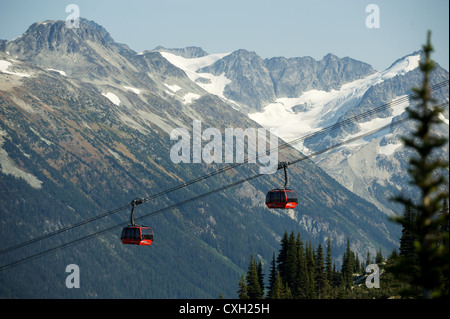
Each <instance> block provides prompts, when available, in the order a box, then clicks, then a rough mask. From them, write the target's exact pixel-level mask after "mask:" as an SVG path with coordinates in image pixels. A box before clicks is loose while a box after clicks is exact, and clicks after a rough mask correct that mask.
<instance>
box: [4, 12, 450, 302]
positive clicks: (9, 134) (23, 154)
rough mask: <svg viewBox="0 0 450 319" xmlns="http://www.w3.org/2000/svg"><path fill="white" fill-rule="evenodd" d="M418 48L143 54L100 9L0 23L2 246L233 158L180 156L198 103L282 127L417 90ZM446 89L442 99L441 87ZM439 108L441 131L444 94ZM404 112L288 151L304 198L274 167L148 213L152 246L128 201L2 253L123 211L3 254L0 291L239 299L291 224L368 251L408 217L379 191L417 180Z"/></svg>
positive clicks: (312, 236) (197, 188)
mask: <svg viewBox="0 0 450 319" xmlns="http://www.w3.org/2000/svg"><path fill="white" fill-rule="evenodd" d="M418 55H420V53H414V54H412V55H410V56H407V57H405V58H403V59H401V60H399V61H397V62H396V63H394V64H393V66H392V67H391V68H389V69H388V70H386V71H381V72H379V71H375V70H373V69H372V67H370V65H368V64H366V63H363V62H359V61H356V60H353V59H350V58H342V59H341V58H338V57H336V56H334V55H331V54H329V55H327V56H325V57H324V58H323V59H322V60H321V61H315V60H313V59H311V58H308V57H304V58H289V59H288V58H272V59H265V60H264V59H261V58H260V57H259V56H258V55H257V54H256V53H254V52H248V51H246V50H238V51H235V52H231V53H223V54H208V53H207V52H205V51H204V50H202V49H201V48H198V47H189V48H182V49H166V48H162V47H158V48H156V49H154V50H149V51H144V52H140V53H137V52H134V51H133V50H131V49H130V48H129V47H128V46H127V45H124V44H119V43H116V42H115V41H114V40H113V39H112V37H111V36H110V35H109V33H108V32H107V31H106V30H105V29H104V28H103V27H101V26H100V25H98V24H96V23H95V22H93V21H89V20H86V19H82V20H81V23H80V28H79V29H73V28H72V29H68V28H66V26H65V23H64V21H44V22H38V23H34V24H33V25H31V26H30V27H29V29H28V30H27V31H26V32H25V33H24V34H23V35H22V36H20V37H18V38H16V39H14V40H11V41H7V40H0V166H1V169H0V183H1V186H2V187H1V189H0V232H1V239H2V245H1V246H0V250H1V249H4V248H7V247H10V246H13V245H15V244H18V243H23V242H26V241H27V240H30V239H32V238H36V237H38V236H42V235H43V234H49V233H50V234H51V232H53V231H55V230H57V229H61V228H62V227H67V226H68V225H72V224H75V223H79V222H80V221H85V220H89V219H92V218H95V217H96V216H99V215H101V214H103V213H105V212H107V211H110V210H113V209H116V208H118V207H122V206H123V205H126V204H128V203H129V202H130V201H131V200H132V199H134V198H135V197H137V196H142V197H146V196H151V195H154V194H157V193H159V192H161V191H164V190H167V189H171V188H173V187H175V186H178V185H181V184H182V183H184V182H188V181H192V180H194V179H196V178H198V177H202V176H205V175H206V174H209V173H211V172H214V171H216V170H217V169H220V168H223V167H224V166H225V165H227V164H210V165H207V164H204V163H202V164H174V163H173V162H172V161H171V160H170V156H169V154H170V148H171V146H172V145H173V143H174V142H173V141H171V140H170V136H169V134H170V132H171V131H172V130H173V129H174V128H178V127H181V128H186V129H188V130H191V129H192V121H193V120H201V121H202V125H203V127H205V128H206V127H214V128H218V129H220V130H221V131H222V132H223V131H224V129H225V128H229V127H237V128H243V129H245V128H254V127H260V126H262V127H266V128H271V127H275V128H278V130H279V134H280V138H282V139H284V140H285V141H290V140H292V139H294V138H296V137H298V136H301V135H302V134H305V133H310V132H312V131H315V130H318V129H320V128H321V127H325V126H327V125H332V124H333V123H335V122H336V121H339V120H342V119H344V118H346V117H351V116H352V114H357V113H359V112H362V111H364V110H367V109H370V108H371V107H374V106H379V104H380V103H381V104H383V103H387V102H389V101H391V100H392V99H395V98H399V97H401V96H404V95H406V94H409V89H410V87H411V86H412V85H418V84H419V83H420V75H419V73H418V70H417V60H418ZM435 74H436V76H435V77H433V81H434V82H433V83H438V82H439V81H442V79H445V78H447V79H448V72H446V71H445V70H443V69H441V68H438V70H437V71H436V73H435ZM437 98H439V99H441V100H446V101H448V87H445V88H444V89H442V90H441V91H439V92H437ZM402 114H403V111H402V110H401V109H400V108H399V107H398V108H395V109H394V110H393V111H389V110H386V111H385V112H383V113H381V114H379V115H378V114H377V115H374V116H373V118H370V119H368V121H370V122H369V123H366V122H364V121H361V123H359V122H358V123H355V124H354V125H353V126H351V127H350V128H343V129H341V130H336V131H333V134H332V135H331V136H330V137H328V138H323V139H318V140H315V139H314V138H311V139H307V140H305V141H304V142H303V143H301V144H299V145H293V146H295V147H287V148H284V149H282V150H281V149H280V153H279V160H280V161H292V160H295V159H298V158H300V157H302V156H303V154H309V152H313V151H315V150H320V149H322V148H323V147H327V146H329V145H331V144H332V142H333V141H340V140H342V139H345V138H349V137H351V136H355V135H356V134H358V132H362V131H364V130H371V129H372V128H374V129H375V128H376V126H377V125H379V124H380V123H378V122H379V121H381V120H382V121H381V122H382V123H388V122H389V121H393V120H394V119H395V118H396V117H398V116H402ZM444 121H447V122H446V124H443V125H442V132H443V133H445V132H447V134H448V111H447V113H445V114H444ZM371 122H373V123H371ZM363 123H365V124H363ZM408 129H410V126H408V125H406V124H405V125H404V126H397V127H396V128H395V129H393V130H392V131H391V132H386V134H384V133H385V132H383V134H379V135H377V136H374V137H370V138H366V140H367V143H366V144H363V143H362V142H363V141H360V142H361V143H356V142H355V143H353V144H350V145H347V146H346V147H343V148H339V149H334V150H333V151H332V152H328V153H326V154H323V155H321V156H320V157H317V158H311V159H307V160H303V161H301V162H300V163H298V164H295V165H292V166H290V167H289V177H290V186H291V187H292V188H293V189H295V190H296V191H297V193H298V195H299V205H298V207H297V208H296V209H295V210H286V211H274V210H269V209H267V208H266V207H265V204H264V200H265V194H266V192H267V191H268V190H270V189H272V188H276V187H280V186H282V184H283V176H282V174H281V172H278V173H276V174H273V175H266V176H262V177H260V178H257V179H253V180H251V181H249V182H245V183H242V184H239V185H237V186H235V187H232V188H229V189H227V190H226V191H222V192H218V193H216V194H213V195H211V196H208V197H204V198H202V199H200V200H197V201H193V202H190V203H187V204H185V205H182V206H181V205H180V206H176V207H175V208H173V209H170V210H167V211H161V212H160V213H158V214H157V215H156V216H154V217H152V218H148V219H144V222H145V223H146V224H149V225H151V226H152V228H153V229H154V231H155V242H154V243H153V245H152V246H151V247H145V248H143V247H128V246H124V245H122V243H121V242H120V238H119V236H120V228H121V227H120V226H121V225H122V224H123V225H127V224H128V220H129V211H128V210H127V211H125V212H120V214H114V215H111V216H108V217H107V218H102V219H99V220H95V222H90V223H87V224H86V225H83V227H78V228H76V229H73V230H70V231H67V232H64V233H62V234H59V235H57V236H52V237H49V238H47V239H45V240H40V241H38V242H36V243H33V244H31V245H28V246H26V247H22V248H21V249H17V250H14V251H11V252H8V253H4V254H0V267H2V266H4V265H8V264H10V263H13V262H14V261H16V260H21V259H24V258H27V257H29V256H32V255H33V254H36V253H39V252H42V251H45V250H46V249H51V248H52V247H58V245H62V244H64V243H67V242H72V241H74V240H76V239H78V238H83V237H84V236H87V235H89V234H92V233H95V232H98V231H101V230H103V229H106V228H108V227H112V226H114V225H118V227H117V229H115V230H114V231H111V232H107V233H105V234H102V235H101V236H97V237H95V238H93V239H90V240H89V241H85V242H81V243H79V244H76V245H71V246H69V247H68V248H65V249H61V250H58V251H57V252H54V253H52V254H47V255H44V256H40V257H39V258H36V259H32V260H30V261H27V262H24V263H21V264H19V265H17V266H14V267H11V268H9V269H5V270H1V271H0V283H1V284H0V296H1V297H2V298H49V297H50V298H92V297H97V298H98V297H100V298H102V297H103V298H217V297H218V296H219V295H220V294H223V296H224V297H225V298H235V297H236V290H237V282H238V281H239V278H240V276H241V274H242V273H244V272H246V270H247V269H246V268H247V266H248V258H249V256H250V254H254V256H256V258H258V259H260V260H262V262H263V264H264V267H265V269H266V273H267V271H268V267H269V265H270V261H271V258H272V254H273V252H275V251H276V250H277V249H278V248H279V240H280V238H281V237H282V236H283V233H284V231H285V230H287V231H291V230H292V231H294V232H300V233H301V234H302V237H303V240H304V241H312V242H313V243H315V244H317V243H325V242H326V241H327V240H328V238H330V239H331V241H332V249H333V256H335V257H336V258H337V257H338V256H342V253H343V251H344V250H345V248H346V247H345V246H346V241H347V239H349V240H350V242H351V246H352V249H353V250H354V251H356V252H358V253H359V254H360V255H361V257H362V256H365V254H366V253H367V251H369V252H370V253H372V255H373V256H375V252H376V251H377V250H378V249H380V248H381V249H382V250H383V251H384V252H385V253H388V252H390V251H391V250H392V249H393V248H394V247H396V246H397V244H398V239H399V236H400V229H399V227H398V226H397V225H395V224H393V223H392V222H390V221H389V219H388V217H387V215H386V213H388V214H391V213H392V211H395V212H398V209H397V207H395V206H392V205H390V204H388V202H389V201H388V199H387V197H388V196H387V195H396V194H394V193H395V192H396V191H402V190H408V186H407V185H405V184H404V182H405V179H406V175H405V172H404V170H405V165H406V153H403V152H404V151H403V150H402V148H401V147H397V145H398V135H399V134H403V133H404V132H406V130H408ZM364 142H365V141H364ZM282 143H283V140H280V142H279V144H280V145H281V144H282ZM330 143H331V144H330ZM375 154H377V155H376V156H374V155H375ZM401 154H403V155H402V156H403V158H402V157H400V155H401ZM364 156H365V157H364ZM316 163H317V164H316ZM368 167H369V168H371V169H367V168H368ZM381 171H382V172H383V173H380V172H381ZM257 173H258V166H257V165H254V164H246V165H242V166H240V167H238V168H235V169H232V170H228V171H227V172H226V173H222V174H218V175H215V176H213V177H210V178H208V179H204V180H202V181H201V182H198V183H194V184H192V185H190V186H189V187H183V188H181V189H179V190H177V191H173V192H170V193H169V194H167V195H166V196H160V197H158V198H156V199H155V200H152V201H150V202H148V203H145V204H142V205H140V206H138V207H137V210H136V216H137V217H139V216H143V215H145V214H149V213H152V212H155V211H158V210H159V209H163V208H165V207H168V206H169V205H174V204H177V203H179V202H182V201H185V200H188V199H189V198H192V197H194V196H197V195H200V194H203V193H206V192H209V191H211V190H214V189H218V188H220V187H222V186H226V185H230V184H231V183H234V182H237V181H239V180H242V179H246V178H248V177H251V176H253V175H254V174H257ZM364 187H366V189H367V191H366V189H364ZM383 187H384V188H383ZM408 191H409V190H408ZM383 192H386V193H385V194H384V195H382V194H383ZM355 193H356V194H355ZM387 193H389V194H387ZM383 196H384V199H383ZM336 262H337V265H339V264H340V260H336ZM72 263H75V264H77V265H79V267H80V272H81V289H67V288H66V286H65V278H66V276H67V274H65V267H66V266H67V265H68V264H72Z"/></svg>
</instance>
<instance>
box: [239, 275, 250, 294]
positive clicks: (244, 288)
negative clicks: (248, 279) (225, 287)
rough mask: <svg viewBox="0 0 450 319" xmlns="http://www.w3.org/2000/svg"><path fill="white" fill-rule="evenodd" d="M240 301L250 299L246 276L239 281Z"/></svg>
mask: <svg viewBox="0 0 450 319" xmlns="http://www.w3.org/2000/svg"><path fill="white" fill-rule="evenodd" d="M237 293H238V298H239V299H249V297H248V287H247V284H246V283H245V277H244V274H242V276H241V280H240V281H239V289H238V291H237Z"/></svg>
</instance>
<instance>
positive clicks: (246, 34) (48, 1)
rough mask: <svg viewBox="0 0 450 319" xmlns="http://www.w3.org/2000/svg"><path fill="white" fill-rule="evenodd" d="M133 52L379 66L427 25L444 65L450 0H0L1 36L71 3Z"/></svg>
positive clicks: (419, 38)
mask: <svg viewBox="0 0 450 319" xmlns="http://www.w3.org/2000/svg"><path fill="white" fill-rule="evenodd" d="M71 3H74V4H77V5H78V6H79V8H80V14H81V17H84V18H87V19H90V20H94V21H95V22H97V23H98V24H100V25H102V26H103V27H105V28H106V30H107V31H108V32H109V33H110V34H111V36H112V37H113V38H114V40H115V41H117V42H120V43H125V44H127V45H128V46H129V47H130V48H132V49H133V50H135V51H136V52H140V51H143V50H151V49H153V48H155V47H156V46H158V45H162V46H164V47H168V48H179V47H186V46H191V45H194V46H200V47H202V48H203V49H204V50H205V51H207V52H209V53H224V52H231V51H234V50H236V49H241V48H243V49H247V50H249V51H255V52H256V53H257V54H259V55H260V56H261V57H263V58H269V57H274V56H285V57H294V56H311V57H313V58H315V59H318V60H320V59H321V58H322V57H323V56H324V55H325V54H327V53H330V52H331V53H333V54H335V55H337V56H339V57H345V56H349V57H352V58H354V59H358V60H361V61H364V62H367V63H369V64H371V65H372V66H373V67H374V68H375V69H377V70H382V69H385V68H387V67H389V65H391V64H392V63H393V62H394V61H395V60H396V59H398V58H400V57H403V56H404V55H407V54H409V53H412V52H414V51H416V50H419V49H420V48H421V46H422V44H423V43H424V41H425V38H426V32H427V30H432V32H433V37H432V42H433V44H434V47H435V53H434V55H433V58H434V59H435V60H436V61H437V62H438V63H439V64H441V65H442V66H443V67H444V68H445V69H447V70H448V69H449V40H448V38H449V1H448V0H368V1H365V0H340V1H338V0H327V1H325V0H316V1H299V0H298V1H290V0H276V1H265V0H258V1H253V0H248V1H246V0H227V1H213V0H191V1H189V0H172V1H162V0H158V1H149V0H147V1H141V0H128V1H111V0H109V1H105V0H94V1H92V0H91V1H84V0H71V1H62V0H41V1H35V0H27V1H25V0H12V1H9V0H8V1H7V0H0V39H7V40H12V39H14V38H15V37H17V36H19V35H21V34H22V33H23V32H25V31H26V29H27V28H28V27H29V26H30V25H31V24H32V23H34V22H37V21H43V20H48V19H52V20H65V19H66V17H67V16H68V15H69V13H66V12H65V9H66V6H67V5H68V4H71ZM369 4H376V5H378V7H379V9H380V15H379V16H380V27H379V28H371V29H369V28H367V27H366V18H367V16H368V15H369V14H370V13H367V12H366V6H367V5H369Z"/></svg>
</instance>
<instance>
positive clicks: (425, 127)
mask: <svg viewBox="0 0 450 319" xmlns="http://www.w3.org/2000/svg"><path fill="white" fill-rule="evenodd" d="M432 51H433V47H432V45H431V32H429V33H428V37H427V43H426V44H425V45H424V46H423V52H424V55H425V59H424V61H421V62H420V64H419V68H420V70H421V71H422V73H423V82H422V86H421V87H420V88H413V91H414V92H415V93H416V94H417V97H416V100H418V101H419V103H418V104H417V105H416V107H414V108H408V109H407V112H408V115H409V118H410V119H413V120H415V121H416V123H417V128H416V130H415V131H414V132H413V133H412V136H411V137H404V138H403V142H404V144H405V145H406V146H407V147H409V148H411V149H412V150H414V151H415V153H416V155H415V156H413V157H412V158H411V159H410V161H409V164H410V167H409V169H408V172H409V174H410V176H411V177H412V184H413V185H414V186H416V187H417V188H418V190H419V193H420V195H419V198H418V200H417V201H416V202H415V201H413V200H412V199H410V198H406V197H404V196H399V197H397V198H396V200H397V201H399V202H401V203H403V204H404V205H407V204H411V206H412V209H413V211H415V212H416V215H415V218H414V222H413V225H412V227H411V228H412V231H413V233H414V236H415V240H414V248H415V253H416V256H417V270H413V272H412V273H411V275H412V282H411V284H412V285H413V286H414V287H417V288H420V289H421V291H422V296H423V297H424V298H431V297H433V294H434V296H438V295H440V296H442V295H447V296H448V290H447V291H445V290H442V289H441V287H442V278H443V276H444V273H445V272H447V273H448V266H449V251H448V249H447V250H445V248H444V247H443V246H442V245H438V244H437V242H439V241H440V239H442V238H441V237H442V235H440V234H439V231H438V230H439V228H440V226H441V225H442V223H443V222H444V221H443V220H442V218H439V217H438V214H439V211H440V209H441V207H442V202H443V200H444V199H445V198H448V188H447V189H446V187H445V185H446V184H447V185H448V182H447V181H446V179H445V177H444V176H443V174H442V170H443V169H448V162H447V161H444V160H443V159H442V158H436V157H433V153H434V151H435V150H436V149H439V148H441V147H442V146H444V145H445V144H446V143H447V138H445V137H438V136H436V135H435V134H433V126H434V125H436V124H439V123H441V120H440V118H439V115H440V114H441V113H442V108H441V107H438V106H434V107H433V106H431V104H432V103H435V101H434V100H433V99H432V97H431V89H430V86H429V82H430V75H431V72H432V71H433V69H434V68H435V64H434V62H433V61H432V60H431V58H430V55H431V52H432ZM447 187H448V186H447ZM396 221H397V222H399V223H400V224H402V225H404V224H405V220H404V219H403V218H402V217H399V218H397V219H396ZM399 262H400V264H401V265H402V266H405V267H404V268H407V267H408V265H405V260H404V259H400V260H399ZM400 268H402V267H400Z"/></svg>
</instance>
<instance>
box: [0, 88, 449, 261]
mask: <svg viewBox="0 0 450 319" xmlns="http://www.w3.org/2000/svg"><path fill="white" fill-rule="evenodd" d="M448 84H449V80H445V81H442V82H439V83H436V84H434V85H432V86H430V89H431V90H438V89H440V88H442V87H444V86H447V85H448ZM417 96H418V95H417V93H412V94H410V95H405V96H403V97H401V98H398V99H396V100H394V101H391V102H389V103H386V104H383V105H380V106H378V107H376V108H374V109H370V110H368V111H366V112H363V113H361V114H358V115H355V116H353V117H350V118H348V119H345V120H343V121H340V122H337V123H335V124H333V125H330V126H328V127H325V128H322V129H320V130H318V131H316V132H312V133H309V134H307V135H304V136H301V137H299V138H296V139H294V140H292V141H290V142H285V143H283V144H281V145H279V146H278V149H279V148H284V147H288V146H292V145H295V144H297V143H299V142H300V141H303V140H306V139H308V138H313V137H318V136H320V135H322V134H325V133H328V132H330V131H332V130H335V129H337V128H339V127H343V126H345V125H347V124H349V123H351V122H353V121H356V120H360V119H363V118H365V117H367V116H370V115H373V114H376V113H378V112H380V111H382V110H384V109H387V108H389V107H392V106H395V105H398V104H401V103H404V102H406V101H408V100H409V99H413V98H415V97H417ZM270 151H272V150H270ZM257 158H258V155H257V156H256V158H255V159H257ZM248 162H249V159H247V160H244V162H243V163H235V164H231V165H228V166H226V167H223V168H221V169H218V170H216V171H213V172H211V173H208V174H205V175H203V176H200V177H197V178H195V179H193V180H191V181H188V182H185V183H182V184H179V185H177V186H175V187H172V188H169V189H167V190H165V191H162V192H160V193H157V194H154V195H151V196H149V197H147V198H144V199H143V202H147V201H150V200H153V199H156V198H158V197H161V196H163V195H166V194H169V193H171V192H174V191H176V190H179V189H182V188H184V187H187V186H190V185H192V184H194V183H197V182H200V181H202V180H205V179H207V178H209V177H213V176H215V175H218V174H220V173H223V172H226V171H228V170H230V169H233V168H237V167H239V166H241V165H243V164H246V163H248ZM131 205H132V204H131V203H129V204H127V205H125V206H122V207H120V208H117V209H114V210H111V211H108V212H105V213H103V214H101V215H98V216H94V217H92V218H89V219H87V220H84V221H81V222H79V223H76V224H73V225H69V226H66V227H63V228H61V229H58V230H55V231H53V232H50V233H47V234H45V235H42V236H39V237H35V238H32V239H30V240H28V241H25V242H23V243H20V244H17V245H14V246H11V247H8V248H5V249H2V250H0V255H1V254H5V253H8V252H10V251H13V250H16V249H19V248H22V247H24V246H27V245H29V244H32V243H35V242H36V241H40V240H43V239H46V238H49V237H52V236H55V235H58V234H61V233H63V232H66V231H68V230H71V229H74V228H77V227H80V226H83V225H86V224H88V223H91V222H93V221H96V220H99V219H101V218H104V217H107V216H110V215H113V214H116V213H118V212H121V211H123V210H125V209H128V208H130V207H131Z"/></svg>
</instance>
